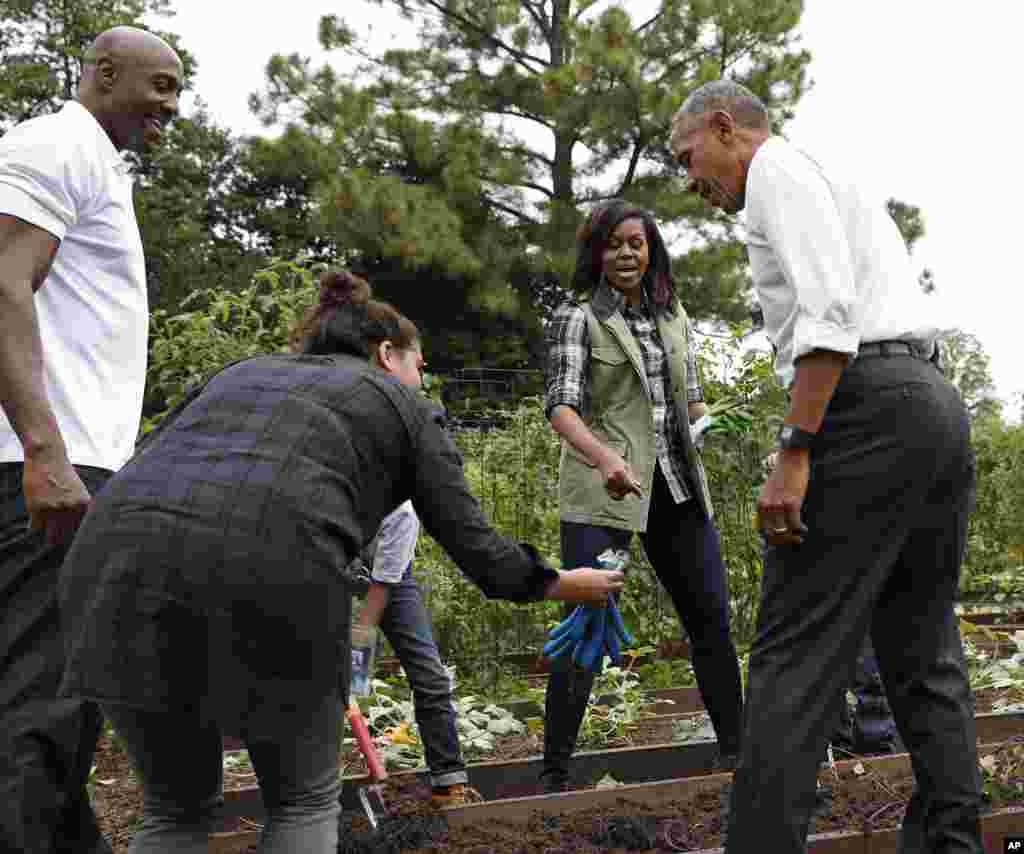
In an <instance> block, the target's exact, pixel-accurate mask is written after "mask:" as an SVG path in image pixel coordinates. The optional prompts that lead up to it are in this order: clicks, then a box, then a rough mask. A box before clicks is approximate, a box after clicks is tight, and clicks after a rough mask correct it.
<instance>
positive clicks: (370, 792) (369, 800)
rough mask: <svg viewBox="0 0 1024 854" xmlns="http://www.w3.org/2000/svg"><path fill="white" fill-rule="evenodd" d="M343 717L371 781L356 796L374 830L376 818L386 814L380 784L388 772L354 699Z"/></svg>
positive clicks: (382, 790) (350, 701)
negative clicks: (346, 721)
mask: <svg viewBox="0 0 1024 854" xmlns="http://www.w3.org/2000/svg"><path fill="white" fill-rule="evenodd" d="M345 717H347V718H348V722H349V725H350V726H351V727H352V734H353V735H354V736H355V737H356V743H357V744H358V745H359V750H360V751H361V752H362V754H363V758H364V759H365V760H366V767H367V769H368V770H369V773H370V779H371V780H372V781H373V782H372V783H371V784H370V785H367V786H360V787H359V791H358V792H357V794H358V796H359V803H361V804H362V805H363V811H364V812H365V813H366V818H367V819H368V820H369V822H370V826H371V827H372V828H373V829H374V830H376V829H377V816H378V815H385V814H386V813H387V809H386V807H385V806H384V786H383V785H381V784H382V783H383V781H384V780H386V779H387V778H388V772H387V769H386V768H385V767H384V763H383V762H382V761H381V758H380V754H379V753H377V747H376V745H375V744H374V743H373V739H372V738H370V730H369V728H368V727H367V726H366V721H365V720H364V719H363V713H362V711H361V710H360V708H359V704H358V703H357V702H356V701H355V700H354V699H353V700H349V703H348V711H347V712H346V713H345Z"/></svg>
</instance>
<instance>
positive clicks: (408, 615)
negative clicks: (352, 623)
mask: <svg viewBox="0 0 1024 854" xmlns="http://www.w3.org/2000/svg"><path fill="white" fill-rule="evenodd" d="M390 592H391V596H390V598H389V599H388V604H387V607H386V608H385V609H384V613H383V614H382V615H381V621H380V628H381V631H382V632H383V633H384V637H386V638H387V639H388V641H389V642H390V643H391V646H392V647H394V650H395V655H396V656H397V657H398V660H399V662H400V663H401V665H402V669H403V670H404V671H405V675H406V677H407V678H408V679H409V687H410V688H412V699H413V706H414V708H415V709H416V724H417V725H418V726H419V729H420V738H421V739H422V740H423V750H424V753H425V754H426V760H427V767H428V768H429V769H430V782H431V785H434V786H451V785H454V784H456V783H465V782H467V780H468V779H469V778H468V776H467V774H466V763H465V762H464V761H463V759H462V750H461V748H460V747H459V736H458V731H457V730H456V728H455V707H454V706H453V705H452V700H453V698H452V687H451V681H450V680H449V679H448V673H447V672H446V671H445V669H444V665H443V664H441V654H440V652H439V651H438V649H437V641H435V640H434V633H433V630H432V629H431V625H430V615H429V614H428V613H427V609H426V606H425V605H424V604H423V595H422V594H421V593H420V587H419V585H418V584H417V583H416V577H415V576H414V575H413V574H412V566H411V565H410V566H409V568H408V569H406V571H405V575H403V576H402V580H401V581H400V582H399V583H398V584H396V585H394V586H393V587H391V590H390Z"/></svg>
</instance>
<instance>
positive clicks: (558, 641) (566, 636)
mask: <svg viewBox="0 0 1024 854" xmlns="http://www.w3.org/2000/svg"><path fill="white" fill-rule="evenodd" d="M587 620H588V618H587V615H586V613H585V612H584V609H583V606H582V605H577V606H576V609H575V610H574V611H573V612H572V613H571V614H570V615H569V616H568V617H566V618H565V619H564V620H562V622H560V623H559V624H558V625H557V626H555V627H554V628H553V629H552V630H551V631H550V632H549V633H548V642H547V643H546V644H544V655H546V656H548V657H549V658H557V657H558V656H560V655H565V654H567V653H568V654H570V655H571V654H572V652H573V650H574V649H575V648H576V644H577V643H579V642H580V641H581V640H583V635H584V634H585V633H586V630H587Z"/></svg>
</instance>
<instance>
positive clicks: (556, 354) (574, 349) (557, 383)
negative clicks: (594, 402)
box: [544, 303, 590, 418]
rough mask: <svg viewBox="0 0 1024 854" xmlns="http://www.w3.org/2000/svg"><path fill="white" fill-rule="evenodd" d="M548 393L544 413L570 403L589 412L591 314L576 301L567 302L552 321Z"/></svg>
mask: <svg viewBox="0 0 1024 854" xmlns="http://www.w3.org/2000/svg"><path fill="white" fill-rule="evenodd" d="M545 337H546V339H547V347H548V361H547V376H546V380H547V393H546V395H545V399H544V414H545V415H546V416H547V417H548V418H550V417H551V412H552V410H554V408H555V407H556V406H570V407H572V408H573V409H574V410H576V412H577V413H578V414H579V415H585V414H586V413H587V411H588V410H589V406H590V400H589V395H590V336H589V333H588V332H587V316H586V314H585V313H584V311H583V309H582V308H580V307H579V306H578V305H574V304H573V303H563V304H562V305H561V306H559V307H558V309H557V310H556V311H555V313H554V316H553V317H552V318H551V322H550V323H549V324H548V328H547V333H546V336H545Z"/></svg>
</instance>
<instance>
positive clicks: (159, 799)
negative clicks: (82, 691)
mask: <svg viewBox="0 0 1024 854" xmlns="http://www.w3.org/2000/svg"><path fill="white" fill-rule="evenodd" d="M104 712H105V714H106V715H107V717H108V718H109V719H110V721H111V723H112V724H113V726H114V731H115V732H116V733H117V735H118V737H119V738H120V739H121V741H122V742H123V743H124V745H125V748H126V750H127V751H128V756H129V759H130V761H131V764H132V767H133V768H134V769H135V772H136V773H137V774H138V777H139V780H140V782H141V785H142V792H143V806H142V824H141V826H140V827H139V829H138V830H137V831H136V832H135V834H134V836H133V837H132V841H131V847H130V848H129V849H128V850H129V852H130V854H171V852H175V854H205V852H206V851H207V850H208V847H209V833H210V830H211V829H212V824H213V814H214V810H215V809H216V807H217V805H218V804H219V803H220V789H221V774H222V762H223V759H222V747H221V733H220V729H219V728H218V727H217V725H216V724H215V723H212V722H209V721H202V720H200V719H198V718H197V717H195V716H194V715H185V714H180V713H173V712H150V711H143V710H140V709H132V708H129V707H127V706H120V705H108V706H105V707H104Z"/></svg>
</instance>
